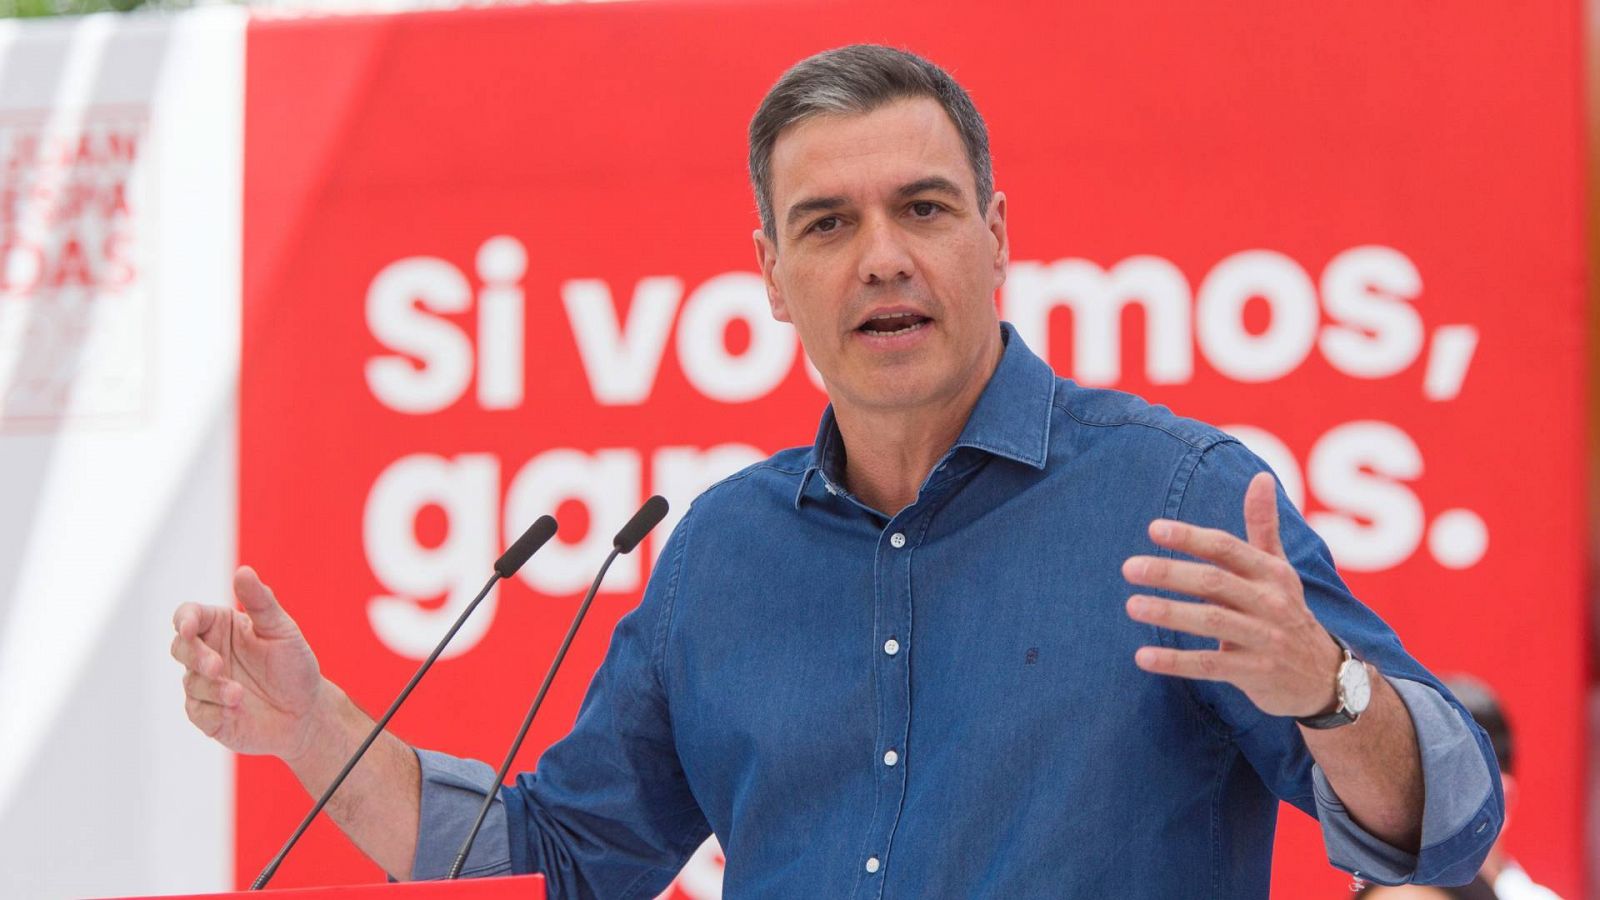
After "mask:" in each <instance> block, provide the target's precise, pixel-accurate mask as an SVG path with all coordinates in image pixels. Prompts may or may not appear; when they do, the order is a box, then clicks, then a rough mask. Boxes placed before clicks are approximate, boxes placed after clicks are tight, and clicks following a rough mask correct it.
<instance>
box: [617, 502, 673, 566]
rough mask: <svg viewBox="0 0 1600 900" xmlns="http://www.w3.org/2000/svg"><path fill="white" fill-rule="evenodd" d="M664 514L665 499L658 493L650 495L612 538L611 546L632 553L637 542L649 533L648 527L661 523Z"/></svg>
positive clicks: (620, 551)
mask: <svg viewBox="0 0 1600 900" xmlns="http://www.w3.org/2000/svg"><path fill="white" fill-rule="evenodd" d="M666 515H667V501H666V500H665V499H664V498H663V497H662V496H661V495H659V494H657V495H656V496H654V497H651V498H650V499H649V500H646V501H645V502H644V505H643V506H641V507H639V511H638V512H636V513H634V514H633V518H631V519H629V520H628V524H626V525H624V526H622V530H621V531H619V532H617V536H616V537H615V538H612V540H611V546H613V547H615V548H617V551H618V552H619V553H632V552H633V548H635V547H637V546H639V542H640V541H642V540H644V536H645V535H647V534H649V533H650V529H652V528H654V527H656V526H657V525H659V524H661V520H662V519H664V518H666Z"/></svg>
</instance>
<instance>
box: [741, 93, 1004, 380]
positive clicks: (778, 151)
mask: <svg viewBox="0 0 1600 900" xmlns="http://www.w3.org/2000/svg"><path fill="white" fill-rule="evenodd" d="M771 172H772V209H773V216H774V219H775V224H776V226H777V233H778V240H777V242H776V244H774V243H773V242H772V241H771V240H769V239H768V238H767V236H766V235H765V234H764V233H762V232H761V231H757V232H756V233H755V241H756V257H757V260H758V262H759V263H760V265H761V272H762V275H763V277H764V278H765V279H766V283H767V296H768V299H769V300H770V301H771V304H772V315H773V316H774V317H775V318H777V319H778V320H779V321H782V322H790V323H793V325H794V326H795V329H796V330H797V331H798V332H799V335H800V341H801V343H802V344H803V345H804V346H805V349H806V353H807V354H808V355H809V356H810V357H811V361H812V362H813V363H815V364H816V366H817V370H818V371H819V372H821V373H822V379H823V381H824V383H825V384H826V385H827V388H828V395H829V397H830V399H832V400H833V403H834V405H835V407H836V408H838V407H841V406H844V407H853V408H855V409H861V410H863V411H865V410H877V411H909V410H915V409H918V408H937V407H939V406H942V405H946V404H952V403H971V402H973V401H974V400H976V398H977V395H978V393H979V392H981V390H982V387H983V385H984V384H985V383H987V381H988V378H989V376H990V375H991V374H992V373H993V367H994V364H995V362H996V361H997V360H998V359H999V354H1000V334H999V321H998V315H997V313H996V311H995V305H994V292H995V291H996V290H997V289H998V288H999V287H1000V285H1001V283H1002V282H1004V281H1005V273H1006V261H1007V257H1008V253H1009V247H1008V245H1007V243H1006V225H1005V197H1004V196H1003V195H1001V194H996V195H995V196H994V198H993V200H992V201H991V202H990V203H989V206H988V208H987V209H979V208H978V206H977V196H976V194H977V190H976V187H975V185H974V181H973V176H972V169H971V167H970V166H969V165H968V163H967V157H966V153H965V150H964V148H963V147H962V143H961V136H960V134H959V133H958V132H957V131H956V127H955V125H954V123H952V122H951V121H950V117H949V116H948V115H946V114H945V112H944V109H943V108H942V107H941V106H940V105H939V104H938V102H937V101H935V100H933V99H931V98H925V97H921V98H916V99H909V100H901V101H896V102H894V103H890V104H888V105H885V106H881V107H879V108H877V109H875V110H873V111H871V112H868V113H864V114H860V115H838V116H834V115H829V116H817V117H813V118H810V119H807V120H805V121H803V122H800V123H799V124H796V125H793V126H791V127H790V128H788V129H786V130H785V131H784V132H783V133H782V134H781V135H779V136H778V140H777V142H776V144H775V145H774V146H773V150H772V166H771Z"/></svg>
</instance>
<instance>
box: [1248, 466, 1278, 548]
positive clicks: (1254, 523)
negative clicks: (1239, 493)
mask: <svg viewBox="0 0 1600 900" xmlns="http://www.w3.org/2000/svg"><path fill="white" fill-rule="evenodd" d="M1244 530H1245V536H1246V537H1247V538H1248V539H1249V541H1250V546H1252V547H1255V548H1256V549H1257V550H1265V551H1266V552H1268V553H1270V554H1272V555H1273V556H1276V557H1279V558H1280V559H1281V558H1284V552H1283V541H1282V539H1281V538H1280V537H1279V535H1278V482H1277V479H1275V478H1273V477H1272V473H1271V472H1258V473H1256V476H1255V477H1254V478H1252V479H1250V486H1249V487H1248V488H1246V489H1245V492H1244Z"/></svg>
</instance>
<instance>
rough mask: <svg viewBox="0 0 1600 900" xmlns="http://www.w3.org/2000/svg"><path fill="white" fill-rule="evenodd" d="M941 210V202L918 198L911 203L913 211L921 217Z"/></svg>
mask: <svg viewBox="0 0 1600 900" xmlns="http://www.w3.org/2000/svg"><path fill="white" fill-rule="evenodd" d="M938 211H939V204H937V203H934V202H933V201H931V200H918V201H917V202H916V203H913V204H911V213H912V215H915V216H916V217H917V218H919V219H926V218H928V217H929V216H931V215H933V214H934V213H936V212H938Z"/></svg>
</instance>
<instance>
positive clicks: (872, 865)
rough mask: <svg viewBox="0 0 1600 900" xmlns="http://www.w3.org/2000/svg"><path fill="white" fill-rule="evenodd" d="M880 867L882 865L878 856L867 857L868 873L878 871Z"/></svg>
mask: <svg viewBox="0 0 1600 900" xmlns="http://www.w3.org/2000/svg"><path fill="white" fill-rule="evenodd" d="M880 865H882V864H881V863H879V862H878V858H877V857H876V856H869V857H867V871H868V872H869V873H871V872H876V871H878V867H879V866H880Z"/></svg>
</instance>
